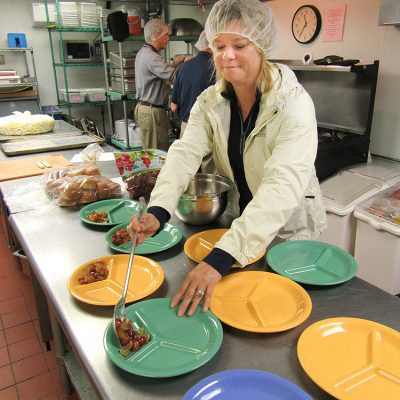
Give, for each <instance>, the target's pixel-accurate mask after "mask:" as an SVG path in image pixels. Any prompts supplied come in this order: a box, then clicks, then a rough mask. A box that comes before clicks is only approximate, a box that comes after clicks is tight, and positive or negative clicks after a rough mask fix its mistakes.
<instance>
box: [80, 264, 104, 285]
mask: <svg viewBox="0 0 400 400" xmlns="http://www.w3.org/2000/svg"><path fill="white" fill-rule="evenodd" d="M108 272H109V271H108V267H107V264H106V263H105V262H104V261H103V260H97V261H95V262H94V263H92V264H89V265H88V266H87V267H86V268H85V270H84V271H83V274H82V275H81V276H80V277H79V278H78V282H79V283H80V284H81V285H87V284H88V283H94V282H99V281H103V280H104V279H107V277H108Z"/></svg>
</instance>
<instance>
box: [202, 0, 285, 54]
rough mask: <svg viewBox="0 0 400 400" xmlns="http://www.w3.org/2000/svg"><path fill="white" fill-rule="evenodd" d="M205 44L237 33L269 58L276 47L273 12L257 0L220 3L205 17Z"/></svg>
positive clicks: (276, 30) (276, 36)
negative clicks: (220, 35)
mask: <svg viewBox="0 0 400 400" xmlns="http://www.w3.org/2000/svg"><path fill="white" fill-rule="evenodd" d="M205 32H206V35H207V39H208V43H209V44H210V47H211V49H213V42H214V40H215V38H216V36H217V35H218V34H220V33H236V34H239V35H241V36H243V37H245V38H247V39H249V40H250V41H251V42H253V43H254V44H255V45H256V46H257V47H258V48H259V49H261V50H262V51H263V52H264V54H265V56H266V57H267V58H268V57H270V56H271V54H272V53H273V51H274V50H275V48H276V47H277V45H278V21H277V19H276V17H275V15H274V14H273V12H272V10H271V9H270V8H269V7H268V6H267V5H265V4H264V3H261V2H260V1H259V0H220V1H218V2H216V3H215V4H214V6H213V8H212V9H211V11H210V14H209V16H208V17H207V20H206V24H205Z"/></svg>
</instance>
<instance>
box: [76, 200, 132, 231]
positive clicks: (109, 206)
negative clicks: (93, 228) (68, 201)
mask: <svg viewBox="0 0 400 400" xmlns="http://www.w3.org/2000/svg"><path fill="white" fill-rule="evenodd" d="M138 208H139V203H138V202H137V201H134V200H127V199H108V200H100V201H96V202H95V203H90V204H88V205H87V206H85V207H83V208H82V209H81V210H80V211H79V217H80V219H81V220H82V221H83V222H86V223H87V224H91V225H98V226H114V225H118V224H122V223H123V222H129V221H130V219H131V217H132V215H135V214H136V213H137V211H138ZM92 211H97V212H99V211H107V212H108V218H109V220H110V222H105V223H101V222H92V221H89V220H88V219H87V217H88V215H89V214H90V213H91V212H92Z"/></svg>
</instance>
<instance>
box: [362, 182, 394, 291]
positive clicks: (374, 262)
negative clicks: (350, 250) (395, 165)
mask: <svg viewBox="0 0 400 400" xmlns="http://www.w3.org/2000/svg"><path fill="white" fill-rule="evenodd" d="M354 216H355V218H356V220H357V232H356V243H355V253H354V257H355V259H356V260H357V262H358V265H359V268H358V274H357V276H359V277H360V278H362V279H364V280H365V281H367V282H369V283H371V284H373V285H375V286H378V287H379V288H381V289H383V290H385V291H386V292H388V293H391V294H400V183H397V184H395V185H392V186H390V187H389V188H387V189H385V190H383V191H381V192H379V193H378V194H376V195H375V196H373V197H372V198H370V199H369V200H367V201H365V202H363V203H361V204H359V205H358V206H357V207H356V209H355V211H354Z"/></svg>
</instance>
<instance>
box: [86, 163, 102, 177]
mask: <svg viewBox="0 0 400 400" xmlns="http://www.w3.org/2000/svg"><path fill="white" fill-rule="evenodd" d="M85 175H100V168H99V167H98V166H97V165H89V166H87V167H86V168H85Z"/></svg>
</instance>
